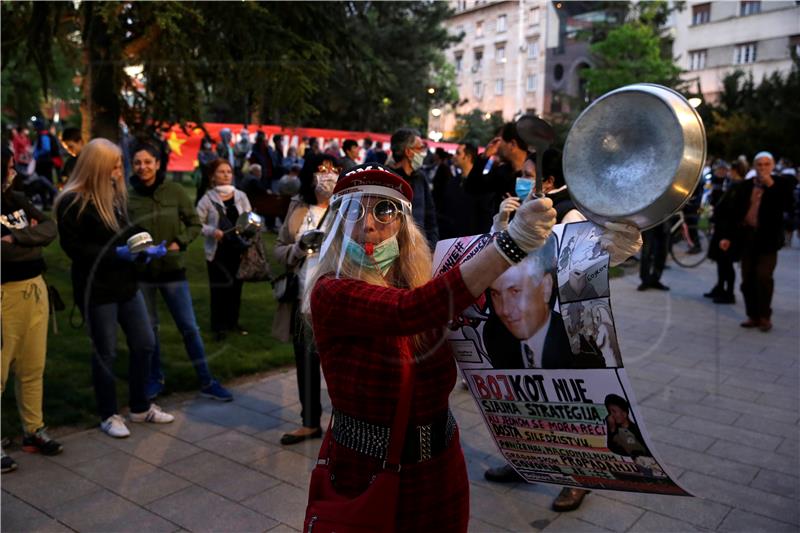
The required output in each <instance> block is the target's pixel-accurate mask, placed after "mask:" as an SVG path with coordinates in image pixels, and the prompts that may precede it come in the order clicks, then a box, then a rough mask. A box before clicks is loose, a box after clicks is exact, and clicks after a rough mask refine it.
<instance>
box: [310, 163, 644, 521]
mask: <svg viewBox="0 0 800 533" xmlns="http://www.w3.org/2000/svg"><path fill="white" fill-rule="evenodd" d="M412 197H413V192H412V189H411V186H410V185H409V184H408V183H407V182H406V181H405V180H403V179H402V178H401V177H400V176H398V175H396V174H394V173H393V172H391V171H390V170H389V169H387V168H385V167H383V166H381V165H378V164H366V165H361V166H357V167H354V168H353V169H351V170H350V171H348V172H346V173H344V174H343V175H341V176H340V177H339V181H338V182H337V184H336V187H335V189H334V193H333V196H332V197H331V201H330V204H329V208H328V215H327V216H326V218H325V223H324V225H323V229H324V231H325V235H326V237H325V240H324V241H323V243H322V247H321V249H320V259H319V263H318V265H317V268H316V271H315V272H314V273H313V275H312V276H311V279H310V280H309V282H308V284H307V287H306V292H305V302H304V303H305V305H306V306H307V307H308V309H309V311H310V320H311V323H312V328H313V332H314V339H315V341H316V343H317V348H318V351H319V355H320V360H321V363H322V370H323V373H324V375H325V379H326V382H327V384H328V391H329V393H330V397H331V403H332V405H333V416H332V422H331V426H330V427H331V430H330V431H329V432H328V433H327V434H326V436H325V440H324V442H323V444H322V448H321V450H320V459H321V461H320V462H318V466H317V469H327V470H329V471H330V472H329V474H330V475H329V476H325V475H321V474H322V472H316V473H315V475H314V476H312V482H311V489H310V491H309V507H308V509H307V513H306V522H307V524H312V523H316V522H317V521H320V520H322V521H324V520H325V518H324V517H320V516H318V515H317V514H315V513H316V512H318V511H319V510H321V509H323V508H324V506H322V505H318V503H319V502H320V500H326V496H325V495H326V493H327V489H326V487H325V484H326V483H330V484H331V485H332V486H333V489H334V490H335V491H336V492H337V493H338V495H339V496H340V497H345V498H355V497H357V496H358V495H360V494H362V493H363V492H364V491H365V490H366V489H367V488H368V487H369V485H370V484H371V482H372V480H373V479H375V477H376V476H377V475H378V474H381V473H383V472H386V471H388V472H396V473H398V474H399V493H398V494H399V496H398V499H397V501H386V502H373V503H375V504H376V505H377V507H378V508H380V509H381V510H382V514H383V517H385V518H388V520H389V521H394V525H395V529H396V530H397V531H466V529H467V521H468V519H469V483H468V479H467V471H466V466H465V463H464V455H463V453H462V451H461V447H460V445H459V439H458V428H457V427H456V423H455V420H454V419H453V416H452V413H451V412H450V410H449V408H448V397H449V394H450V391H452V389H453V386H454V384H455V380H456V366H455V362H454V359H453V355H452V352H451V351H450V349H449V346H448V344H447V342H446V341H445V335H446V326H447V323H448V321H449V320H451V319H453V318H454V317H455V316H457V315H458V314H459V313H460V312H462V311H463V310H464V309H465V308H466V307H467V306H469V305H470V304H472V302H473V301H474V300H475V298H477V297H478V296H480V295H481V294H482V293H483V292H484V291H485V290H486V289H487V287H489V285H490V284H491V283H492V281H494V280H495V279H496V278H497V277H498V276H500V275H501V274H502V273H503V272H505V271H506V269H508V268H509V267H510V266H511V265H513V264H516V263H518V262H519V261H521V260H522V259H523V258H524V257H525V256H526V255H527V254H528V253H529V252H531V251H533V250H535V249H537V248H539V247H541V246H542V244H543V243H544V242H545V241H546V239H547V238H548V236H549V234H550V232H551V229H552V226H553V224H554V222H555V217H556V212H555V210H554V209H552V202H551V201H550V200H549V199H547V198H545V199H540V200H530V201H526V202H524V203H523V204H522V205H521V206H520V207H519V209H518V210H517V212H516V216H515V217H514V220H512V221H511V223H510V224H509V226H508V229H507V230H504V231H501V232H499V233H497V234H495V236H494V239H493V240H492V241H491V242H489V243H487V245H486V246H485V247H484V248H483V249H481V250H480V251H477V252H476V253H474V254H473V255H472V258H471V259H470V260H469V261H466V262H464V263H461V264H460V265H456V266H455V267H454V268H452V269H451V270H448V271H447V272H444V273H441V274H438V275H436V276H435V277H432V272H431V271H432V260H431V254H430V251H429V248H428V245H427V242H426V239H425V237H424V236H423V234H422V233H421V232H420V230H419V228H418V227H417V226H416V224H415V223H414V219H413V217H412V215H411V202H412ZM635 233H636V235H635V236H638V232H635ZM635 236H630V237H629V236H622V235H620V236H618V237H612V238H611V241H613V242H610V243H609V245H608V246H609V250H610V251H611V254H612V260H614V259H618V256H621V255H625V256H626V257H627V255H629V253H630V252H631V250H632V249H633V250H635V245H634V243H635V238H631V237H635ZM395 415H397V416H395ZM406 415H407V420H406ZM404 422H405V425H403V423H404ZM395 428H397V430H395ZM396 431H397V433H396ZM403 432H404V433H405V437H404V439H403V440H402V441H400V440H397V439H396V441H395V442H393V441H392V437H393V436H394V435H397V434H398V433H399V434H403ZM398 445H400V446H398ZM390 449H391V450H392V451H391V452H390V451H389V450H390ZM400 449H402V452H399V450H400ZM393 456H394V457H397V459H398V461H397V463H394V462H393V461H392V460H389V458H390V457H393ZM398 463H399V464H398ZM326 473H327V472H326ZM318 474H320V475H318ZM384 479H385V478H384ZM328 480H330V481H328ZM340 519H341V518H340ZM345 520H349V518H345ZM328 525H330V524H328ZM333 525H334V526H336V525H341V524H333ZM383 525H386V524H383Z"/></svg>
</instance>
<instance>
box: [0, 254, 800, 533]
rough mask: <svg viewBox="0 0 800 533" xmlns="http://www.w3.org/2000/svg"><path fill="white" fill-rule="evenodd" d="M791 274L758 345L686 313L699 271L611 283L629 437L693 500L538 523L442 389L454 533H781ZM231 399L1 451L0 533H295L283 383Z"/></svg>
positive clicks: (627, 499) (596, 497)
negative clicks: (641, 419)
mask: <svg viewBox="0 0 800 533" xmlns="http://www.w3.org/2000/svg"><path fill="white" fill-rule="evenodd" d="M798 265H800V250H798V249H797V248H794V249H788V250H784V251H782V252H781V254H780V258H779V263H778V271H777V274H776V295H775V302H774V309H775V311H774V323H775V328H774V330H773V331H772V332H770V333H769V334H764V333H761V332H759V331H751V330H744V329H742V328H740V327H739V326H738V323H739V322H740V321H741V320H742V319H743V314H744V313H743V305H742V303H741V302H739V303H737V305H735V306H715V305H713V304H711V303H710V302H709V301H708V300H706V299H704V298H703V297H702V296H701V294H702V293H703V292H705V291H706V290H708V289H709V288H710V287H711V286H712V285H713V282H714V279H715V273H714V272H715V271H714V265H713V264H711V263H704V264H703V265H701V266H700V267H699V268H697V269H693V270H683V269H680V268H678V267H673V268H672V269H670V270H668V271H667V272H666V273H665V276H664V278H663V281H664V283H666V284H667V285H669V286H670V287H672V291H670V292H669V293H661V292H657V291H648V292H644V293H639V292H637V291H636V290H635V289H636V285H637V284H638V277H637V276H636V275H635V274H633V273H632V274H629V275H627V276H625V277H624V278H621V279H617V280H613V281H612V286H613V289H612V295H613V296H612V305H613V311H614V316H615V318H616V322H617V327H618V331H619V337H620V340H621V345H622V353H623V358H624V360H625V363H626V367H627V368H628V370H629V375H630V377H631V381H632V382H633V385H634V388H635V390H636V395H637V397H638V399H639V402H640V403H641V404H642V405H643V409H644V414H645V421H646V425H647V427H648V429H649V430H650V432H651V434H652V436H653V437H654V439H655V442H656V443H657V444H656V450H657V453H658V454H660V455H661V456H662V458H664V460H665V461H666V463H667V464H668V465H669V466H670V467H671V468H670V470H671V471H672V473H673V474H674V475H676V476H677V477H678V479H679V480H680V482H681V483H682V484H684V485H685V486H686V487H687V488H688V489H689V490H690V491H692V492H693V493H695V494H696V495H697V496H698V497H697V498H677V497H668V496H643V495H636V494H628V493H616V492H595V493H593V494H591V495H590V496H589V497H587V498H586V500H585V501H584V505H583V506H582V507H581V508H580V509H579V510H577V511H574V512H571V513H565V514H562V515H559V514H557V513H554V512H552V511H551V510H550V509H549V505H550V502H551V500H552V499H553V497H554V496H555V495H556V494H557V493H558V490H559V489H558V488H557V487H552V486H547V485H529V486H522V485H511V486H504V485H494V484H490V483H487V482H485V481H484V480H483V471H484V470H485V469H486V468H487V467H488V466H494V465H496V464H499V463H500V461H499V460H498V455H497V454H496V453H495V450H494V448H493V444H492V443H491V441H490V440H489V437H488V433H487V431H486V429H485V428H484V426H483V425H482V422H481V419H480V417H479V415H478V414H477V412H476V409H475V406H474V403H473V402H472V400H471V398H470V397H469V396H468V395H467V393H466V392H465V391H463V390H462V389H461V388H460V387H457V389H456V390H455V391H454V392H453V395H452V404H453V410H454V412H455V414H456V417H457V418H458V421H459V424H460V426H461V431H462V441H463V442H462V444H463V447H464V451H465V453H466V455H467V459H468V466H469V474H470V479H471V480H472V499H471V505H472V519H471V522H470V529H471V531H476V532H478V531H480V532H483V531H533V530H544V531H605V530H611V531H637V532H638V531H641V532H666V531H669V532H672V531H675V532H684V531H705V530H713V531H748V532H750V531H769V532H775V531H793V532H796V531H798V528H800V517H799V516H798V508H799V507H800V506H799V505H798V503H799V501H798V487H799V486H800V482H799V481H798V475H800V467H799V465H798V457H799V456H800V453H799V452H798V440H799V439H798V434H799V433H800V426H798V421H799V420H800V395H799V393H798V354H799V353H800V333H799V332H800V309H799V308H800V274H799V272H800V269H798ZM737 298H738V295H737ZM234 392H235V394H236V401H235V402H233V403H231V404H218V403H210V402H209V401H207V400H200V399H197V400H192V401H187V402H184V403H181V404H177V405H172V406H169V407H170V411H171V412H173V413H175V414H176V417H177V418H176V421H175V422H174V423H173V424H170V425H165V426H152V425H132V426H133V427H132V428H131V431H132V434H131V436H130V438H128V439H122V440H115V439H111V438H109V437H107V436H105V435H103V434H101V433H100V432H99V430H89V431H85V432H81V433H78V434H74V435H71V436H69V437H68V438H65V439H63V443H64V446H65V450H66V451H65V452H64V454H63V455H61V456H58V457H54V458H43V457H40V456H31V455H28V454H25V453H22V452H20V451H19V450H13V451H12V453H13V454H14V457H15V458H16V460H17V461H18V462H19V464H20V468H19V470H18V471H17V472H14V473H12V474H6V475H3V476H2V529H3V531H4V532H12V531H25V532H34V531H70V530H76V531H84V532H88V531H103V532H110V531H137V532H142V531H165V532H169V531H183V530H188V531H266V530H269V531H274V532H279V531H293V530H299V529H300V528H301V527H302V519H303V513H304V509H305V501H306V491H307V487H308V479H309V472H310V471H311V468H312V464H313V458H314V457H315V456H316V453H317V448H318V446H319V442H320V441H319V440H317V441H314V442H312V443H303V444H300V445H297V446H292V447H281V446H280V445H279V444H278V439H279V438H280V435H281V434H282V433H283V432H284V431H286V430H288V429H292V428H294V427H295V424H296V422H297V421H298V420H299V411H300V407H299V404H298V402H297V392H296V385H295V375H294V372H289V371H286V372H279V373H276V374H274V375H271V376H269V377H267V378H264V379H263V380H260V381H258V382H254V383H250V384H247V385H244V386H241V387H238V388H236V389H235V391H234ZM325 403H326V410H329V409H328V407H329V404H328V402H327V398H326V399H325ZM323 423H325V424H327V418H326V419H325V420H324V421H323Z"/></svg>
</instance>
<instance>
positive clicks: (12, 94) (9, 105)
mask: <svg viewBox="0 0 800 533" xmlns="http://www.w3.org/2000/svg"><path fill="white" fill-rule="evenodd" d="M66 5H67V4H63V5H62V6H59V8H58V9H54V10H52V11H50V10H47V9H43V8H44V7H46V6H43V5H42V3H41V2H39V3H31V2H3V3H2V17H0V19H1V20H2V45H1V46H2V51H3V52H2V54H1V55H0V57H2V109H3V118H4V120H7V121H10V122H13V123H15V124H24V123H25V122H26V121H27V120H29V119H30V117H31V116H33V115H41V113H42V109H41V108H42V103H43V101H48V100H49V101H54V100H61V101H66V102H69V103H72V102H77V100H78V98H79V97H80V94H79V93H78V91H76V90H75V85H74V82H73V80H74V78H75V75H76V73H77V69H78V68H79V61H78V59H79V58H78V57H77V55H76V54H67V53H65V51H64V50H63V49H62V48H60V47H58V46H53V43H54V42H55V39H43V41H44V42H42V43H40V44H41V46H38V47H30V46H27V43H28V41H29V40H33V39H34V36H40V35H44V34H47V35H51V36H52V35H57V36H58V37H57V38H58V39H64V40H66V39H67V38H68V32H69V30H70V28H69V27H68V26H67V25H65V24H61V23H59V22H58V21H59V17H61V16H62V14H63V12H64V11H63V6H66ZM33 19H35V20H36V24H31V23H30V22H31V20H33ZM72 29H74V28H72Z"/></svg>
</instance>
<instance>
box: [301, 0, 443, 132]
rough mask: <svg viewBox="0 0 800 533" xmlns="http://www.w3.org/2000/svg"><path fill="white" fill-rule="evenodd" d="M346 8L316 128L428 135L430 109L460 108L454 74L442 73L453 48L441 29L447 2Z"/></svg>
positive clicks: (363, 4)
mask: <svg viewBox="0 0 800 533" xmlns="http://www.w3.org/2000/svg"><path fill="white" fill-rule="evenodd" d="M336 5H337V4H326V6H328V9H331V8H333V7H334V6H336ZM345 7H346V16H345V17H344V19H343V20H342V24H343V26H342V36H341V40H340V41H339V42H338V43H337V46H336V47H332V50H335V53H334V54H333V55H332V57H331V63H332V66H333V75H332V76H331V77H330V79H329V82H328V86H327V89H326V90H325V91H324V92H322V93H321V94H320V98H319V99H318V100H317V102H316V104H317V107H318V108H319V110H320V116H319V117H318V118H316V119H315V120H314V122H315V123H316V124H319V125H322V126H328V127H337V128H342V127H347V128H348V129H355V130H373V131H391V130H393V129H395V128H397V127H400V126H403V125H412V126H415V127H418V128H421V129H424V127H425V125H426V124H427V115H428V112H429V110H430V108H431V107H434V106H441V105H443V104H446V103H454V102H455V101H456V100H457V98H458V95H457V91H456V90H455V72H454V71H453V70H452V69H449V68H446V67H445V65H446V62H445V60H444V56H443V54H442V50H443V49H444V48H446V47H447V46H448V44H450V43H451V42H453V41H454V39H453V37H451V36H449V35H448V34H447V31H446V29H445V28H444V26H443V24H442V23H443V21H444V20H445V19H446V18H447V17H448V16H449V15H450V10H449V7H448V6H447V3H446V2H347V3H346V4H345ZM429 88H433V89H434V93H433V94H430V93H429V92H428V89H429Z"/></svg>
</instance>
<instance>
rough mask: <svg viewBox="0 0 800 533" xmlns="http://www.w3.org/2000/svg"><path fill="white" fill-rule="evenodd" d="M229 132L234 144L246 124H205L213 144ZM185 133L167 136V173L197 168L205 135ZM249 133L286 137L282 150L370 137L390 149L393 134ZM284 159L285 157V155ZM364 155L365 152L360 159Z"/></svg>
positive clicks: (266, 128) (269, 129)
mask: <svg viewBox="0 0 800 533" xmlns="http://www.w3.org/2000/svg"><path fill="white" fill-rule="evenodd" d="M224 128H228V129H230V130H231V133H232V134H233V141H232V142H236V141H237V140H238V139H239V133H240V132H241V131H242V129H243V128H244V125H243V124H220V123H213V122H206V124H205V129H206V132H208V134H209V135H210V136H211V138H212V139H213V140H214V142H215V143H216V142H218V141H219V132H220V130H222V129H224ZM186 131H187V132H188V133H185V132H184V131H183V130H182V129H181V127H180V126H174V127H173V128H172V130H171V131H170V132H169V133H168V134H167V142H168V143H169V147H170V150H172V152H171V153H170V156H169V167H168V170H169V171H171V172H191V171H192V170H194V169H195V167H196V166H197V152H199V151H200V142H201V141H202V140H203V136H204V135H205V133H204V132H203V130H202V129H201V128H198V127H194V126H192V125H190V126H189V127H187V130H186ZM247 131H248V133H249V134H250V140H251V141H252V140H254V139H255V135H256V133H257V132H259V131H263V132H264V133H265V134H266V135H267V138H269V139H271V138H272V136H273V135H276V134H281V135H283V136H284V141H283V147H284V149H287V148H288V147H289V146H297V145H298V143H299V142H300V141H301V140H302V138H303V137H308V138H310V139H316V140H317V142H318V143H319V146H320V147H321V148H323V149H324V148H325V147H326V146H327V144H328V143H329V142H330V141H332V140H337V141H338V142H339V146H341V145H342V143H343V142H344V141H345V139H353V140H355V141H358V142H359V144H361V143H362V142H363V140H364V139H365V138H367V137H369V138H370V139H372V140H373V142H375V143H383V146H384V149H386V150H387V151H388V149H389V139H390V137H391V134H388V133H370V132H366V131H344V130H326V129H320V128H284V127H281V126H274V125H262V126H255V125H252V124H251V125H248V126H247ZM427 143H428V146H429V147H430V148H431V149H432V150H433V149H436V148H444V149H445V150H447V151H449V152H455V150H456V147H457V146H458V144H456V143H444V142H433V141H431V140H427ZM284 155H285V154H284ZM363 157H364V154H363V151H362V154H361V158H362V159H363Z"/></svg>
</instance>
